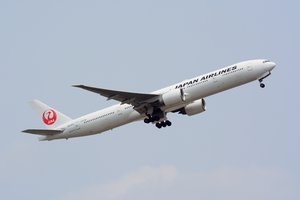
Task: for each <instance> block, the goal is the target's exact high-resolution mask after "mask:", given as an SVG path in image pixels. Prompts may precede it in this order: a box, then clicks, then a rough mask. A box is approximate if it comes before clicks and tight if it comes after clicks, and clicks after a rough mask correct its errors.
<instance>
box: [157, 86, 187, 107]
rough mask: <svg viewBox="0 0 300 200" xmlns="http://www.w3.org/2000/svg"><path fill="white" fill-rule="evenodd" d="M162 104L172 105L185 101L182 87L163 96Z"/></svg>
mask: <svg viewBox="0 0 300 200" xmlns="http://www.w3.org/2000/svg"><path fill="white" fill-rule="evenodd" d="M160 101H161V102H160V103H161V104H163V105H164V106H167V107H172V106H175V105H177V104H180V103H183V102H184V101H185V98H184V93H183V90H182V89H175V90H171V91H169V92H167V93H165V94H163V95H162V96H161V100H160Z"/></svg>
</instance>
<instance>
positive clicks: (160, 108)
mask: <svg viewBox="0 0 300 200" xmlns="http://www.w3.org/2000/svg"><path fill="white" fill-rule="evenodd" d="M275 66H276V64H275V63H274V62H271V61H270V60H267V59H256V60H248V61H243V62H240V63H237V64H234V65H230V66H227V67H224V68H222V69H218V70H216V71H213V72H210V73H207V74H204V75H201V76H197V77H195V78H192V79H188V80H184V81H182V82H179V83H177V84H174V85H171V86H168V87H165V88H163V89H160V90H157V91H154V92H152V93H133V92H125V91H116V90H108V89H103V88H96V87H90V86H85V85H73V87H77V88H81V89H84V90H87V91H90V92H94V93H96V94H99V95H101V96H104V97H106V98H107V100H111V99H113V100H116V101H119V102H120V103H118V104H117V105H113V106H110V107H108V108H105V109H102V110H99V111H96V112H93V113H90V114H87V115H84V116H82V117H79V118H77V119H71V118H70V117H68V116H66V115H64V114H62V113H61V112H59V111H57V110H56V109H54V108H52V107H49V106H48V105H46V104H44V103H42V102H41V101H39V100H33V101H32V102H31V105H32V106H33V108H34V109H35V110H36V111H37V112H38V114H39V116H40V120H41V121H42V122H43V123H44V125H45V126H46V128H45V129H26V130H24V131H22V132H25V133H30V134H37V135H42V137H40V138H39V140H40V141H47V140H48V141H50V140H55V139H69V138H74V137H82V136H88V135H94V134H99V133H102V132H105V131H108V130H112V129H114V128H116V127H120V126H122V125H125V124H128V123H131V122H135V121H139V120H143V121H144V122H145V123H146V124H149V123H152V124H154V125H155V126H156V127H157V128H159V129H160V128H162V127H167V126H171V125H172V123H171V121H169V120H168V118H167V114H168V113H170V112H173V113H179V114H183V115H188V116H193V115H196V114H200V113H202V112H204V111H205V110H206V102H205V100H204V98H205V97H208V96H211V95H213V94H216V93H219V92H222V91H225V90H228V89H231V88H234V87H237V86H240V85H243V84H246V83H249V82H252V81H255V80H258V81H259V83H260V87H261V88H264V87H265V84H264V83H263V80H264V79H265V78H267V77H268V76H270V75H271V71H272V70H273V69H274V67H275Z"/></svg>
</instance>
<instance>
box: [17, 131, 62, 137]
mask: <svg viewBox="0 0 300 200" xmlns="http://www.w3.org/2000/svg"><path fill="white" fill-rule="evenodd" d="M22 132H23V133H30V134H35V135H45V136H51V135H57V134H60V133H62V132H64V131H63V130H49V129H26V130H24V131H22Z"/></svg>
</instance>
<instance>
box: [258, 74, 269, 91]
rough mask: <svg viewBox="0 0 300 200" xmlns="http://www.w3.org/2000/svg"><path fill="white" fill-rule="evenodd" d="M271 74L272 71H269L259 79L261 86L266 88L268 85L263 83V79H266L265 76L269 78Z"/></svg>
mask: <svg viewBox="0 0 300 200" xmlns="http://www.w3.org/2000/svg"><path fill="white" fill-rule="evenodd" d="M270 75H271V72H269V73H268V74H267V75H265V76H263V77H262V78H260V79H258V81H259V83H260V84H259V86H260V87H261V88H265V87H266V85H265V84H264V83H263V80H264V79H265V78H267V77H268V76H270Z"/></svg>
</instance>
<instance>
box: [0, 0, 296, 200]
mask: <svg viewBox="0 0 300 200" xmlns="http://www.w3.org/2000/svg"><path fill="white" fill-rule="evenodd" d="M299 7H300V5H299V3H298V1H261V0H260V1H258V0H253V1H224V2H215V1H189V0H188V1H174V0H172V1H171V0H169V1H167V0H159V1H158V0H157V1H132V0H129V1H120V0H113V1H90V0H87V1H70V0H63V1H14V0H9V1H8V0H4V1H3V0H2V1H0V24H1V31H0V67H1V75H2V76H1V79H0V82H1V87H2V90H1V91H2V92H1V94H2V95H1V96H2V98H1V102H2V103H1V113H2V114H1V121H2V131H1V140H0V162H1V165H0V199H21V198H22V199H31V200H35V199H36V200H37V199H46V200H48V199H49V200H50V199H51V200H53V199H55V200H69V199H90V200H94V199H113V200H119V199H122V200H123V199H125V200H129V199H130V200H133V199H145V200H147V199H158V200H160V199H171V198H172V199H175V200H177V199H178V200H179V199H191V200H194V199H195V200H196V199H197V200H198V199H201V198H202V199H206V200H214V199H221V198H222V199H228V200H229V199H230V200H240V199H257V200H264V199H274V200H277V199H290V200H293V199H295V200H296V199H299V198H300V171H299V169H300V160H299V151H300V147H299V146H300V145H299V143H300V137H299V128H298V127H297V125H298V124H297V123H299V116H298V115H299V112H300V109H299V100H300V98H299V88H298V87H297V86H298V85H299V83H298V82H297V81H298V77H299V76H298V74H299V72H300V70H299V66H297V59H298V58H299V52H300V40H299V35H300V31H299V30H300V28H299V19H300V14H299ZM256 58H268V59H270V60H272V61H274V62H276V63H277V67H276V68H275V70H274V73H273V74H272V76H271V77H269V78H268V79H266V81H265V83H266V88H265V89H261V88H259V85H258V83H257V82H253V83H250V84H248V85H245V86H242V87H239V88H236V89H233V90H230V91H227V92H224V93H221V94H217V95H215V96H211V97H208V98H206V101H207V111H206V112H205V113H203V114H201V115H196V116H193V117H187V116H181V115H176V114H170V115H169V118H170V120H171V121H172V122H173V124H174V125H173V126H172V127H169V128H166V129H162V130H158V129H157V128H155V127H154V126H151V125H146V124H144V123H143V122H136V123H133V124H129V125H126V126H123V127H121V128H118V129H115V130H113V131H110V132H106V133H103V134H101V135H95V136H91V137H85V138H78V139H71V140H68V141H65V140H61V141H52V142H38V141H37V137H35V136H33V135H27V134H23V133H20V131H21V130H23V129H26V128H42V124H40V123H39V120H38V118H37V117H36V115H35V113H34V112H33V111H32V110H31V109H30V107H29V106H28V104H27V102H28V101H30V100H32V99H35V98H37V99H40V100H42V101H44V102H46V103H47V104H49V105H50V106H53V107H55V108H57V109H58V110H60V111H62V112H63V113H65V114H67V115H69V116H70V117H72V118H75V117H79V116H81V115H83V114H87V113H89V112H92V111H95V110H98V109H101V108H104V107H107V106H109V105H112V104H115V103H116V102H113V101H109V102H106V101H105V98H102V97H100V96H99V95H95V94H92V93H89V92H86V91H83V90H79V89H76V88H72V87H70V86H71V85H72V84H88V85H92V86H98V87H104V88H111V89H117V90H127V91H134V92H150V91H153V90H156V89H159V88H161V87H164V86H167V85H170V84H173V83H175V82H179V81H181V80H184V79H187V78H191V77H194V76H197V75H200V74H202V73H206V72H209V71H212V70H215V69H217V68H220V67H224V66H226V65H230V64H233V63H235V62H239V61H243V60H247V59H256Z"/></svg>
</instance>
